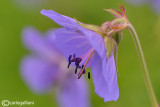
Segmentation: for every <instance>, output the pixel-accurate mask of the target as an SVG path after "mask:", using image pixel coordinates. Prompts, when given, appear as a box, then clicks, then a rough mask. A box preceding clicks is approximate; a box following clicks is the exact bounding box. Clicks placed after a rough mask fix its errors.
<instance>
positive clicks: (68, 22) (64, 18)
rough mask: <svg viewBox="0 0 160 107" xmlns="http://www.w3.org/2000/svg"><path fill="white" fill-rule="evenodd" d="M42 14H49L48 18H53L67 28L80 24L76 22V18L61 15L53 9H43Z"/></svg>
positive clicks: (74, 27)
mask: <svg viewBox="0 0 160 107" xmlns="http://www.w3.org/2000/svg"><path fill="white" fill-rule="evenodd" d="M41 14H42V15H45V16H47V17H48V18H50V19H52V20H53V21H54V22H56V23H57V24H59V25H60V26H63V27H66V28H72V29H76V27H77V26H79V25H78V24H77V22H76V20H74V19H72V18H70V17H67V16H64V15H61V14H59V13H57V12H55V11H53V10H44V9H43V10H41Z"/></svg>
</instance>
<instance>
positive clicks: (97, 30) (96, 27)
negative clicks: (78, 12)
mask: <svg viewBox="0 0 160 107" xmlns="http://www.w3.org/2000/svg"><path fill="white" fill-rule="evenodd" d="M74 19H75V20H76V21H77V23H78V24H79V25H80V26H82V27H84V28H86V29H89V30H92V31H94V32H97V33H99V34H101V32H102V30H101V28H100V27H99V26H97V25H93V24H85V23H81V22H79V21H78V20H77V19H76V18H74Z"/></svg>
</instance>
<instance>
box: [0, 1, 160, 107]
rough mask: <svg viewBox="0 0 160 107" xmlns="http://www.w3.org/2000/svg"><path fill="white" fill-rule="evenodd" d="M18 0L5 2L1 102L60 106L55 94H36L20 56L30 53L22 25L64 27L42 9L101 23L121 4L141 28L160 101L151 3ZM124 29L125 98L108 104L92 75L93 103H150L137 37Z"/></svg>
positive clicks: (115, 106)
mask: <svg viewBox="0 0 160 107" xmlns="http://www.w3.org/2000/svg"><path fill="white" fill-rule="evenodd" d="M15 1H16V0H1V1H0V103H1V101H2V100H10V101H15V100H17V101H24V100H27V101H34V102H35V104H34V106H35V107H57V106H58V105H57V104H56V100H55V99H54V95H53V94H52V95H51V94H45V95H37V94H34V93H33V92H31V90H30V89H29V87H27V85H26V84H25V82H24V81H23V80H22V78H21V76H20V71H19V65H20V61H21V59H22V58H23V57H24V56H25V55H27V54H29V52H28V51H27V50H26V49H25V47H24V46H23V44H22V41H21V40H22V37H21V33H22V30H23V28H24V27H25V26H33V27H35V28H36V29H38V30H40V31H42V32H45V31H47V29H49V28H57V27H59V26H58V25H57V24H55V23H54V22H53V21H52V20H50V19H48V18H47V17H45V16H43V15H41V14H40V10H41V9H51V10H55V11H57V12H59V13H61V14H64V15H67V16H70V17H76V18H77V19H78V20H79V21H82V22H84V23H90V24H96V25H101V24H102V23H103V22H104V21H107V20H112V19H113V16H112V15H111V14H109V13H107V12H106V11H104V10H103V9H108V8H113V9H118V10H119V7H118V4H119V3H121V4H123V5H124V7H125V8H126V10H127V16H128V19H129V20H130V21H131V23H132V24H133V26H134V27H135V28H136V31H137V32H138V35H139V38H140V41H141V44H142V47H143V51H144V55H145V58H146V61H147V65H148V69H149V73H150V77H151V80H152V83H153V86H154V90H155V93H156V96H157V99H158V101H159V102H160V56H159V55H160V17H158V15H157V14H156V13H154V12H153V11H152V9H151V8H150V7H149V6H147V5H142V6H138V7H136V6H132V5H130V4H127V3H126V2H124V1H119V0H44V1H45V2H43V3H42V4H40V3H36V4H35V5H33V4H30V5H29V4H28V5H27V4H26V6H24V5H21V4H18V3H17V2H15ZM17 1H18V0H17ZM19 1H20V0H19ZM26 1H27V0H26ZM123 33H124V36H123V40H122V42H121V43H120V45H119V60H118V68H119V73H120V78H118V82H119V90H120V97H119V99H118V101H116V102H106V103H104V101H103V99H101V98H100V97H98V96H97V95H96V94H95V93H94V86H93V82H92V79H91V80H89V83H90V84H89V86H90V97H91V105H92V107H151V105H150V101H149V98H148V95H147V91H146V88H145V85H144V80H143V76H142V72H141V69H140V66H139V62H138V56H137V53H136V49H135V47H134V44H133V41H132V38H131V36H130V34H129V32H128V31H127V30H124V31H123ZM0 105H1V104H0Z"/></svg>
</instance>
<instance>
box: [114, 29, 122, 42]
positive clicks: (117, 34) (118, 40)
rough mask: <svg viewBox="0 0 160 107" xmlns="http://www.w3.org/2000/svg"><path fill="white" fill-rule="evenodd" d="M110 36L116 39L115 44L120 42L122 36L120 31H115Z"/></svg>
mask: <svg viewBox="0 0 160 107" xmlns="http://www.w3.org/2000/svg"><path fill="white" fill-rule="evenodd" d="M112 38H113V39H114V40H115V41H116V43H117V45H118V44H119V43H120V42H121V40H122V38H123V33H122V31H119V32H117V33H116V34H115V35H114V36H112Z"/></svg>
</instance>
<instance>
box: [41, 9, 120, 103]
mask: <svg viewBox="0 0 160 107" xmlns="http://www.w3.org/2000/svg"><path fill="white" fill-rule="evenodd" d="M41 14H43V15H45V16H47V17H49V18H51V19H52V20H53V21H54V22H56V23H57V24H59V25H60V26H63V28H60V29H58V30H56V32H55V35H56V36H55V37H53V39H52V40H53V41H54V42H55V44H56V46H57V48H58V49H60V51H61V52H62V53H63V54H64V56H65V57H66V58H67V59H68V61H69V63H68V67H69V66H70V64H73V62H75V66H76V69H75V73H77V70H80V72H79V73H78V78H80V77H81V75H82V74H85V72H86V71H85V68H86V67H92V76H93V82H94V86H95V92H96V93H97V94H98V95H99V96H100V97H102V98H104V101H105V102H106V101H112V100H114V101H116V100H117V99H118V98H119V88H118V83H117V72H116V65H115V60H114V54H113V51H112V50H109V49H108V50H107V48H106V45H105V44H106V43H105V40H106V39H107V38H108V37H105V39H104V38H103V35H101V32H99V30H101V29H99V27H97V26H95V25H88V24H84V23H81V22H78V21H76V20H75V19H72V18H69V17H67V16H64V15H61V14H58V13H56V12H54V11H52V10H42V11H41ZM81 25H82V26H84V27H82V26H81ZM97 32H98V33H97ZM107 52H110V53H109V55H106V54H108V53H107ZM88 78H90V71H89V72H88Z"/></svg>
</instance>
